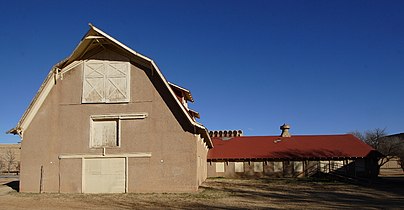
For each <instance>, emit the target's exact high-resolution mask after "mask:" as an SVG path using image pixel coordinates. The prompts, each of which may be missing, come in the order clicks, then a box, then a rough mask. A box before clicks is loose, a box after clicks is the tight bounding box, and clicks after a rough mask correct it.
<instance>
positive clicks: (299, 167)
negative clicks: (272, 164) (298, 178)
mask: <svg viewBox="0 0 404 210" xmlns="http://www.w3.org/2000/svg"><path fill="white" fill-rule="evenodd" d="M293 171H294V172H303V162H301V161H295V162H293Z"/></svg>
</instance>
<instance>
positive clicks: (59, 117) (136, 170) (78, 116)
mask: <svg viewBox="0 0 404 210" xmlns="http://www.w3.org/2000/svg"><path fill="white" fill-rule="evenodd" d="M108 58H114V60H127V58H125V57H122V56H120V55H118V54H116V53H113V52H111V51H104V52H102V53H99V54H97V55H96V56H93V59H108ZM82 73H83V66H82V65H79V66H77V67H75V68H74V69H72V70H70V71H68V72H67V73H66V74H64V75H63V80H58V81H57V83H56V85H55V86H54V88H53V89H52V90H51V92H50V94H49V95H48V97H47V98H46V100H45V101H44V103H43V105H42V106H41V108H40V109H39V111H38V113H37V115H36V116H35V117H34V119H33V121H32V122H31V124H30V126H29V127H28V129H27V130H25V131H24V140H23V141H22V153H21V162H22V164H21V177H20V179H21V182H20V190H21V191H22V192H39V189H40V184H39V183H40V177H41V171H40V168H41V166H43V173H42V176H43V178H42V180H43V191H45V192H59V191H60V192H81V189H82V179H81V172H82V160H81V159H59V158H58V157H59V155H70V154H85V155H88V154H98V155H100V154H102V149H93V148H89V141H90V116H91V115H102V114H131V113H137V112H145V113H147V114H148V117H147V118H145V119H135V120H122V121H121V127H120V128H121V130H120V134H121V145H120V147H118V148H106V154H123V153H133V152H145V153H151V157H142V158H137V157H129V158H128V192H178V191H195V190H197V188H198V183H201V182H202V181H204V180H205V179H206V170H205V175H203V173H202V169H201V168H203V166H200V167H198V156H200V157H201V158H202V159H203V161H202V163H204V164H205V168H206V154H207V149H206V148H205V146H204V144H203V143H201V142H200V141H198V138H199V137H198V136H197V135H194V134H192V133H190V132H187V131H185V130H184V129H187V127H186V126H187V125H186V123H185V121H184V118H183V116H181V115H180V114H181V111H180V110H179V109H178V108H176V107H175V106H174V105H175V103H173V101H172V99H170V96H169V95H168V93H167V92H166V91H165V90H162V89H161V87H162V82H161V81H160V79H159V78H158V77H157V75H156V74H155V73H154V74H153V73H152V72H151V71H150V70H148V69H141V68H139V65H136V66H135V65H133V64H132V65H131V76H130V78H131V81H130V83H131V97H130V102H129V103H119V104H81V95H82ZM156 88H160V91H157V90H156ZM167 103H168V104H169V106H168V105H167ZM173 104H174V105H173ZM181 122H182V123H181ZM59 180H60V181H59Z"/></svg>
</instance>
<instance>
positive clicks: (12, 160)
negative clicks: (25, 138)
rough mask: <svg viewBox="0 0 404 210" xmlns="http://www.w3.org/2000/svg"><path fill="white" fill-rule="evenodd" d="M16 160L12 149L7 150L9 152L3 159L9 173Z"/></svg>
mask: <svg viewBox="0 0 404 210" xmlns="http://www.w3.org/2000/svg"><path fill="white" fill-rule="evenodd" d="M15 158H16V157H15V153H14V151H12V150H11V149H7V151H6V153H5V154H4V157H3V159H4V162H5V165H6V167H7V173H10V171H11V169H12V168H13V166H14V163H15Z"/></svg>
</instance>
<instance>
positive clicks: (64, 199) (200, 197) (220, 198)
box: [0, 176, 404, 210]
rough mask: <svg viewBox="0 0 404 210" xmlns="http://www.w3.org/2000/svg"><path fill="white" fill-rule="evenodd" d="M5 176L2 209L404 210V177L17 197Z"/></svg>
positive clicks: (0, 183) (212, 182) (223, 182)
mask: <svg viewBox="0 0 404 210" xmlns="http://www.w3.org/2000/svg"><path fill="white" fill-rule="evenodd" d="M15 189H18V181H16V180H15V178H14V179H13V178H0V209H45V210H46V209H62V210H64V209H144V208H148V209H156V208H165V209H167V208H168V209H177V208H178V209H268V208H271V209H347V208H350V209H351V208H358V209H404V176H396V177H381V178H379V179H377V180H375V181H373V182H372V183H362V184H360V185H359V184H347V183H342V182H336V181H330V180H313V179H255V180H239V179H220V178H217V179H208V180H207V181H206V182H205V183H204V184H203V186H202V187H200V190H199V191H198V192H195V193H163V194H154V193H149V194H133V193H129V194H56V193H55V194H54V193H44V194H34V193H18V192H16V191H15Z"/></svg>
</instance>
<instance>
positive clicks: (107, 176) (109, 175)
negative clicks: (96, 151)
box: [83, 158, 126, 193]
mask: <svg viewBox="0 0 404 210" xmlns="http://www.w3.org/2000/svg"><path fill="white" fill-rule="evenodd" d="M125 166H126V164H125V158H94V159H85V160H84V177H83V179H84V183H83V184H84V189H83V191H84V193H124V192H125V184H126V179H125V174H126V173H125Z"/></svg>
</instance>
